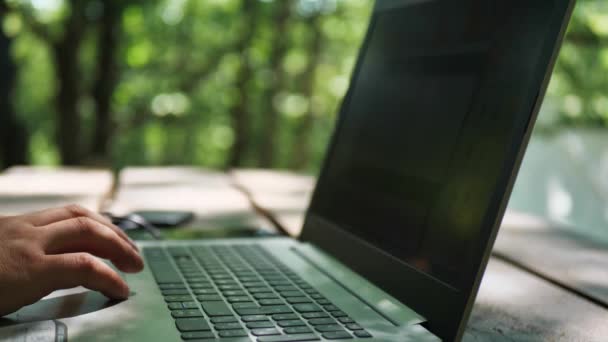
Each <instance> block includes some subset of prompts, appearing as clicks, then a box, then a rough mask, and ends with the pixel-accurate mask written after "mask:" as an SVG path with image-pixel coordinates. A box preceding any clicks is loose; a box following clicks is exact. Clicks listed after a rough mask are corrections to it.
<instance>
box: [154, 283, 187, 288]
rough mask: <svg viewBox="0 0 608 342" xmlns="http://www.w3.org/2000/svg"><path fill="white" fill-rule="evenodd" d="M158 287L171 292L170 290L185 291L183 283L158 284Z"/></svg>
mask: <svg viewBox="0 0 608 342" xmlns="http://www.w3.org/2000/svg"><path fill="white" fill-rule="evenodd" d="M158 287H159V288H160V289H161V290H171V289H180V290H183V289H186V285H184V283H168V284H158Z"/></svg>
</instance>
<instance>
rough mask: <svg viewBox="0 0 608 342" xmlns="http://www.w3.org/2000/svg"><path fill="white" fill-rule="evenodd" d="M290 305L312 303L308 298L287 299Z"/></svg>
mask: <svg viewBox="0 0 608 342" xmlns="http://www.w3.org/2000/svg"><path fill="white" fill-rule="evenodd" d="M287 302H288V303H289V304H301V303H312V301H311V300H310V299H308V297H289V298H287Z"/></svg>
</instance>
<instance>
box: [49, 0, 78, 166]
mask: <svg viewBox="0 0 608 342" xmlns="http://www.w3.org/2000/svg"><path fill="white" fill-rule="evenodd" d="M83 2H84V1H80V0H72V1H70V4H71V11H70V16H69V17H68V18H67V22H66V25H65V28H64V29H65V31H64V34H63V37H61V39H60V40H59V41H58V42H57V43H55V44H53V56H54V58H55V73H56V76H57V82H58V84H57V85H58V90H57V95H56V103H55V105H56V110H57V116H58V117H57V127H56V135H57V143H58V144H57V145H58V146H59V154H60V156H61V161H62V163H63V164H64V165H77V164H79V163H80V161H81V158H82V152H83V151H84V149H83V148H82V145H81V144H82V139H81V133H82V132H81V120H80V113H79V111H78V100H79V99H80V96H79V95H80V86H79V81H80V78H81V75H80V71H79V59H78V53H79V51H80V45H81V43H82V39H83V37H84V26H85V25H84V20H85V18H84V9H85V8H84V6H85V4H84V3H83Z"/></svg>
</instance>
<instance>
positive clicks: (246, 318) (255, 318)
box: [241, 315, 268, 322]
mask: <svg viewBox="0 0 608 342" xmlns="http://www.w3.org/2000/svg"><path fill="white" fill-rule="evenodd" d="M241 319H242V320H243V322H256V321H265V320H267V319H268V317H267V316H266V315H250V316H243V317H241Z"/></svg>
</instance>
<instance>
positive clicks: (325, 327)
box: [315, 324, 344, 332]
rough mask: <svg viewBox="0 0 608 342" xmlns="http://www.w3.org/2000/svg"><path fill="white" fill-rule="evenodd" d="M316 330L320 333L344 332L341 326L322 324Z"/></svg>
mask: <svg viewBox="0 0 608 342" xmlns="http://www.w3.org/2000/svg"><path fill="white" fill-rule="evenodd" d="M315 329H316V330H317V331H318V332H327V331H344V328H342V326H341V325H340V324H322V325H316V326H315Z"/></svg>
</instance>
